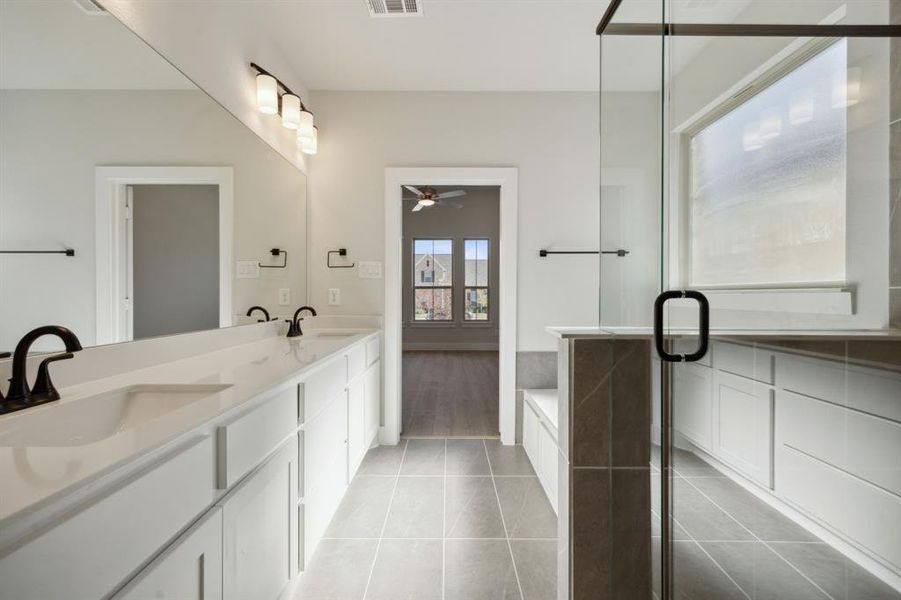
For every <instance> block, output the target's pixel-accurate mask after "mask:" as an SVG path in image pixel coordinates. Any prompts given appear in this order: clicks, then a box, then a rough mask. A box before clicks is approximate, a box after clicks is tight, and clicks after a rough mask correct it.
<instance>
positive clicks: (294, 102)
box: [282, 94, 300, 129]
mask: <svg viewBox="0 0 901 600" xmlns="http://www.w3.org/2000/svg"><path fill="white" fill-rule="evenodd" d="M282 125H283V126H285V127H286V128H288V129H298V128H299V127H300V98H298V97H297V96H295V95H294V94H285V95H284V96H282Z"/></svg>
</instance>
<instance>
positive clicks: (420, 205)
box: [412, 204, 425, 212]
mask: <svg viewBox="0 0 901 600" xmlns="http://www.w3.org/2000/svg"><path fill="white" fill-rule="evenodd" d="M423 208H425V205H424V204H417V205H416V206H414V207H413V211H412V212H419V211H420V210H422V209H423Z"/></svg>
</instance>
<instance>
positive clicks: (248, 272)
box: [237, 260, 260, 279]
mask: <svg viewBox="0 0 901 600" xmlns="http://www.w3.org/2000/svg"><path fill="white" fill-rule="evenodd" d="M237 271H238V279H257V278H259V276H260V263H258V262H257V261H255V260H239V261H238V263H237Z"/></svg>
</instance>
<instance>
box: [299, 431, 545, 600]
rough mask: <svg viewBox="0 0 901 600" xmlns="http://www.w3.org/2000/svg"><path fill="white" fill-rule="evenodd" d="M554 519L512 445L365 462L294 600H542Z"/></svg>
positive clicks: (428, 448)
mask: <svg viewBox="0 0 901 600" xmlns="http://www.w3.org/2000/svg"><path fill="white" fill-rule="evenodd" d="M556 538H557V518H556V515H555V514H554V512H553V509H552V508H551V506H550V504H549V503H548V501H547V498H546V496H545V495H544V491H543V490H542V489H541V485H540V483H539V482H538V479H537V477H536V476H535V473H534V471H533V470H532V467H531V465H530V464H529V461H528V458H527V457H526V455H525V452H524V451H523V449H522V447H521V446H502V445H501V444H500V443H499V442H497V441H496V440H481V439H478V440H465V439H410V440H403V441H402V442H401V444H399V445H398V446H381V447H378V448H374V449H372V450H370V451H369V454H367V455H366V458H365V459H364V461H363V464H362V466H361V467H360V470H359V472H358V473H357V476H356V477H355V478H354V480H353V482H351V485H350V488H349V489H348V491H347V494H346V496H345V497H344V500H343V501H342V503H341V506H340V507H339V508H338V512H337V513H336V515H335V517H334V518H333V519H332V522H331V524H330V525H329V528H328V530H327V531H326V534H325V538H324V539H323V540H322V541H321V542H320V543H319V546H318V548H317V549H316V552H315V553H314V555H313V558H312V561H311V563H310V566H309V568H308V569H307V571H306V572H305V573H304V575H303V578H302V580H301V587H300V589H299V590H298V594H297V596H295V599H296V600H364V599H365V600H381V599H390V600H430V599H436V600H441V599H445V600H457V599H460V600H483V599H484V600H495V599H497V600H507V599H511V600H512V599H516V600H553V599H554V598H555V597H556V570H557V539H556Z"/></svg>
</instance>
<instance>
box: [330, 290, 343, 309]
mask: <svg viewBox="0 0 901 600" xmlns="http://www.w3.org/2000/svg"><path fill="white" fill-rule="evenodd" d="M328 305H329V306H341V290H340V289H338V288H329V290H328Z"/></svg>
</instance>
